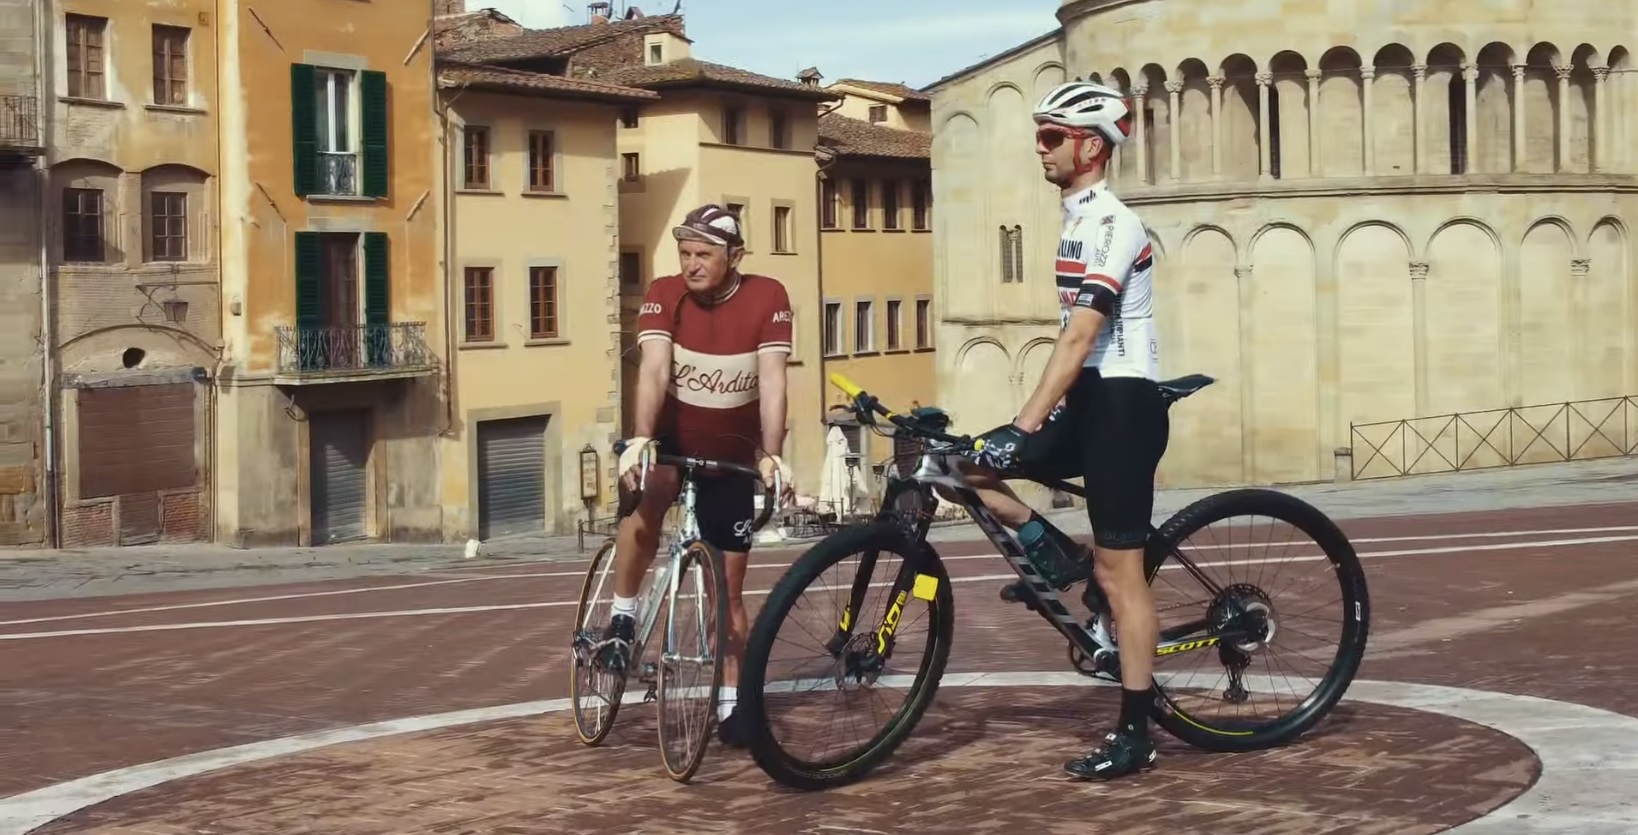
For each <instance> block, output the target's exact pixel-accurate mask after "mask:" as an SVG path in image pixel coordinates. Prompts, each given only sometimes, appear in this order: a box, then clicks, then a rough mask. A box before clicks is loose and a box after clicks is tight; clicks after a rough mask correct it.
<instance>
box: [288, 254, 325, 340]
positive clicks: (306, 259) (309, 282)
mask: <svg viewBox="0 0 1638 835" xmlns="http://www.w3.org/2000/svg"><path fill="white" fill-rule="evenodd" d="M295 279H296V332H295V333H293V334H291V338H292V339H293V340H294V344H293V345H291V348H290V349H291V351H292V352H293V353H294V356H295V360H296V368H297V370H300V371H310V370H313V369H316V368H318V367H320V364H321V363H322V361H323V359H324V356H323V354H324V352H323V350H322V348H323V346H324V344H325V343H324V339H323V337H322V336H320V335H319V334H318V333H316V332H315V331H317V330H318V329H319V328H321V327H323V326H324V260H323V256H322V255H321V254H320V250H319V233H317V232H297V233H296V276H295Z"/></svg>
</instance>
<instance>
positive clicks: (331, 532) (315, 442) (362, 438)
mask: <svg viewBox="0 0 1638 835" xmlns="http://www.w3.org/2000/svg"><path fill="white" fill-rule="evenodd" d="M308 448H309V451H310V454H311V467H310V469H309V470H308V472H309V473H310V480H311V483H312V512H313V543H314V544H316V545H323V544H326V543H330V542H342V541H345V540H349V539H362V538H363V537H364V518H365V513H364V505H365V493H366V492H367V491H366V478H365V472H366V470H365V462H366V461H368V459H369V449H370V446H369V413H367V412H327V413H319V414H315V415H313V416H312V417H311V418H309V422H308Z"/></svg>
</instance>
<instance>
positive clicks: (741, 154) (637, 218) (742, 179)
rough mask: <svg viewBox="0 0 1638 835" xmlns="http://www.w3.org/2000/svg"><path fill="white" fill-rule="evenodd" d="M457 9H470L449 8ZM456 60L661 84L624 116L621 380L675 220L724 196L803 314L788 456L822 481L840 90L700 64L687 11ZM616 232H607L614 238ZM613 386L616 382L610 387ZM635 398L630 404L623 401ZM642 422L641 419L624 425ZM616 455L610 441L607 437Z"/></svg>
mask: <svg viewBox="0 0 1638 835" xmlns="http://www.w3.org/2000/svg"><path fill="white" fill-rule="evenodd" d="M449 11H451V12H456V11H459V9H450V10H449ZM448 56H449V58H450V59H451V60H455V61H462V62H467V63H471V64H482V65H487V66H491V67H499V68H504V69H511V70H526V71H533V72H544V73H548V74H551V75H556V76H562V77H564V78H568V79H576V80H585V81H596V82H602V83H605V84H615V85H620V86H624V87H631V88H638V89H643V90H649V91H653V92H654V93H656V94H657V95H658V98H657V99H656V100H654V101H648V102H643V103H640V104H639V103H633V104H632V105H630V106H627V107H625V108H623V109H622V110H621V111H620V112H619V113H618V114H617V122H616V124H617V128H616V140H615V141H616V154H617V156H616V157H614V160H615V162H616V165H617V169H616V170H617V173H618V183H617V185H616V193H617V195H618V201H617V205H618V215H619V217H618V247H619V254H618V256H617V275H618V281H619V287H620V292H619V295H618V298H619V305H620V310H619V315H618V317H617V319H616V321H615V323H614V325H615V327H614V329H613V330H614V331H615V332H617V333H619V334H620V336H621V339H622V343H621V355H622V357H623V358H624V370H623V372H622V383H621V386H620V388H621V389H629V388H630V386H629V381H630V379H631V375H632V374H633V373H634V372H635V370H636V360H637V351H636V348H635V334H636V329H635V322H636V317H637V309H638V307H639V306H640V304H641V301H642V297H643V293H644V291H645V289H646V288H647V286H648V284H649V283H650V282H652V281H653V280H654V279H655V278H657V277H660V276H664V275H669V274H672V273H675V272H676V271H677V255H676V244H675V242H674V241H673V239H672V238H671V234H670V230H671V227H672V226H673V225H674V224H675V223H676V222H677V220H679V219H680V218H681V217H682V216H683V215H684V214H685V213H687V212H688V211H689V210H690V209H692V208H694V207H696V206H698V205H700V204H702V203H706V202H719V203H722V204H725V205H727V206H729V207H730V208H731V209H733V210H735V211H738V212H739V213H740V215H741V218H742V220H743V222H744V224H745V227H746V230H747V247H746V249H747V254H746V256H745V259H744V261H743V262H742V263H741V269H742V270H744V271H746V272H750V273H760V274H764V275H768V276H772V277H773V278H776V279H778V280H779V281H780V282H781V283H783V284H784V286H785V288H786V291H787V292H788V294H789V295H790V298H791V303H792V306H793V311H794V313H795V316H796V326H795V342H796V346H795V352H794V353H793V355H792V357H791V366H790V378H789V384H790V394H789V410H790V412H789V414H790V428H789V431H788V433H787V439H786V448H785V450H783V452H784V454H785V456H786V457H787V459H788V460H790V461H791V463H792V466H793V468H794V470H795V473H796V478H797V482H798V483H797V485H796V487H797V489H798V491H799V492H803V493H807V494H809V495H812V494H814V493H816V492H817V491H818V489H819V479H820V472H819V464H820V461H821V460H822V457H823V455H824V430H825V426H824V419H823V413H824V407H823V404H824V398H825V397H826V393H825V391H824V389H823V385H822V378H821V371H822V362H821V356H820V353H819V337H820V334H819V328H818V326H817V322H818V316H819V311H820V298H819V285H820V276H819V261H820V249H819V227H818V214H817V208H818V207H817V202H818V201H817V194H818V177H817V171H818V166H817V164H816V162H815V160H814V145H815V142H816V140H817V130H818V110H817V106H818V105H819V104H820V103H822V102H828V101H834V100H836V99H838V98H839V97H838V96H837V95H835V94H833V93H831V92H828V91H826V90H823V89H815V88H813V87H809V86H806V85H803V84H801V83H799V82H797V81H795V80H787V79H778V78H771V77H768V76H763V75H758V74H756V73H750V72H746V71H744V70H740V69H736V68H733V67H727V66H723V65H720V64H714V63H710V62H707V61H702V60H699V59H697V58H695V57H693V55H692V50H691V42H690V41H689V39H688V38H687V36H686V35H685V33H684V30H683V21H682V18H681V16H678V15H655V16H648V17H644V16H641V15H640V14H633V15H632V16H631V17H629V18H628V19H625V20H619V21H608V20H597V21H594V22H593V23H589V24H586V25H583V26H568V27H560V28H556V29H546V30H533V31H526V32H523V33H520V34H510V35H508V34H500V35H498V36H488V37H485V36H474V37H469V38H467V39H466V40H465V42H464V43H462V44H460V45H458V46H456V47H454V48H452V49H451V50H450V52H449V53H448ZM604 240H607V239H606V238H604ZM608 391H610V389H607V388H604V389H602V390H600V394H601V393H606V392H608ZM624 404H625V405H626V406H629V405H630V399H629V398H626V399H625V401H624ZM619 428H620V430H622V434H623V433H624V430H628V429H629V415H623V416H622V423H621V426H620V427H619ZM598 451H599V454H600V455H601V456H602V460H603V461H604V462H605V463H607V462H608V461H609V457H610V452H609V449H608V446H607V444H602V445H599V446H598Z"/></svg>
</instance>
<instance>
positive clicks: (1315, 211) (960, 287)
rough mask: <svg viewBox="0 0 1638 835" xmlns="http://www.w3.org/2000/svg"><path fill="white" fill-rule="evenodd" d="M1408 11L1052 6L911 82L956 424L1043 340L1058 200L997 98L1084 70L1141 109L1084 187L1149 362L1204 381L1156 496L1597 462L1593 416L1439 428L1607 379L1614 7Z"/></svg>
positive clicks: (1624, 176) (1619, 93)
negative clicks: (1153, 310)
mask: <svg viewBox="0 0 1638 835" xmlns="http://www.w3.org/2000/svg"><path fill="white" fill-rule="evenodd" d="M1418 8H1419V9H1420V10H1407V9H1406V8H1401V7H1392V8H1390V7H1385V6H1379V5H1372V4H1354V5H1351V6H1346V7H1342V6H1337V5H1336V4H1326V3H1320V2H1306V3H1285V4H1268V3H1250V4H1243V5H1240V6H1236V7H1234V9H1232V10H1230V11H1220V13H1218V14H1215V15H1213V16H1212V17H1211V18H1210V20H1209V21H1206V20H1204V19H1203V18H1202V17H1201V15H1200V9H1199V6H1198V4H1195V3H1191V2H1180V1H1179V0H1156V2H1152V3H1148V4H1146V5H1145V6H1144V13H1143V14H1142V15H1139V16H1134V15H1133V14H1132V13H1131V7H1130V6H1129V5H1127V4H1123V3H1118V2H1111V0H1066V1H1065V2H1064V3H1063V4H1062V7H1061V8H1060V10H1059V12H1058V22H1059V23H1060V24H1061V25H1060V26H1059V27H1058V28H1055V29H1054V28H1053V21H1051V20H1043V21H1042V29H1043V30H1048V29H1052V31H1050V32H1047V34H1045V35H1043V36H1042V37H1040V38H1038V39H1036V40H1033V41H1031V42H1028V43H1025V44H1022V45H1020V46H1018V47H1017V48H1015V49H1013V50H1010V51H1008V52H1006V53H1003V54H1001V55H998V56H996V57H994V58H992V59H990V60H988V61H986V62H984V63H983V64H980V65H977V66H974V67H969V68H967V69H965V70H962V71H960V72H958V73H955V74H953V75H951V76H949V77H947V78H945V79H942V80H940V81H939V82H937V83H935V84H933V85H930V86H929V87H928V88H927V89H928V90H929V91H930V92H931V93H932V94H933V114H932V121H933V125H934V130H935V139H934V142H933V166H934V169H935V172H936V176H935V177H934V192H935V196H936V199H937V201H938V204H939V206H940V207H941V208H940V212H939V214H938V217H937V220H936V222H935V228H936V231H935V236H936V239H937V240H938V242H939V245H938V248H937V252H936V255H935V263H936V282H937V288H938V289H937V298H938V301H939V326H938V330H939V336H938V339H939V343H940V347H941V351H940V353H939V358H940V359H939V381H940V390H941V393H942V395H943V397H944V399H945V400H946V401H947V404H948V405H949V407H950V408H951V410H952V411H953V412H954V414H955V417H956V419H957V425H958V427H959V428H961V429H963V430H971V431H982V430H983V429H985V428H988V427H990V426H993V425H995V424H997V423H999V422H1001V421H1004V420H1006V419H1008V418H1010V417H1011V416H1012V414H1014V412H1015V411H1016V409H1017V407H1018V406H1019V404H1020V403H1021V402H1022V401H1023V399H1024V398H1025V397H1027V396H1028V394H1029V392H1030V391H1031V389H1032V387H1033V386H1034V384H1035V381H1037V380H1038V379H1039V378H1040V375H1041V371H1042V368H1043V367H1044V364H1045V362H1046V358H1047V356H1048V355H1049V353H1050V350H1051V342H1052V339H1053V338H1054V335H1055V333H1056V331H1057V322H1058V315H1057V309H1056V301H1055V299H1054V298H1053V294H1052V293H1051V292H1050V289H1051V286H1052V280H1053V279H1052V272H1051V265H1052V254H1053V248H1054V246H1055V244H1056V241H1057V237H1058V230H1059V226H1060V208H1059V205H1058V195H1057V193H1056V190H1055V189H1054V188H1052V187H1051V186H1050V185H1049V184H1048V183H1046V182H1044V181H1043V180H1042V178H1041V176H1040V166H1039V163H1038V161H1037V158H1036V156H1035V154H1034V151H1033V141H1032V133H1033V130H1034V126H1033V124H1032V123H1031V120H1030V117H1029V113H1030V107H1031V106H1032V104H1033V103H1034V101H1035V100H1036V99H1037V98H1038V97H1039V96H1040V94H1041V93H1042V92H1044V91H1045V90H1046V89H1048V88H1049V87H1051V86H1052V85H1053V84H1056V83H1059V82H1061V81H1063V80H1064V79H1065V78H1066V77H1069V76H1076V75H1081V76H1087V75H1090V76H1092V77H1095V78H1097V79H1101V80H1102V81H1104V82H1105V83H1108V84H1111V85H1113V86H1115V87H1118V88H1120V89H1123V90H1125V91H1126V92H1128V93H1129V95H1130V96H1131V101H1132V102H1133V104H1134V106H1135V107H1136V109H1137V110H1138V112H1139V113H1141V114H1142V118H1141V119H1139V120H1138V121H1137V122H1136V135H1135V136H1134V139H1133V141H1132V142H1130V143H1128V144H1127V145H1126V146H1124V147H1122V148H1121V149H1120V151H1119V154H1118V161H1117V164H1116V166H1115V169H1116V170H1115V171H1114V175H1113V178H1112V185H1113V188H1114V190H1115V192H1116V193H1117V194H1118V195H1120V196H1121V198H1122V199H1123V200H1125V201H1126V202H1127V203H1128V204H1129V205H1131V206H1132V207H1133V208H1134V209H1135V210H1136V211H1137V213H1138V215H1139V217H1141V218H1143V220H1144V221H1145V223H1146V224H1147V225H1148V227H1149V230H1150V235H1151V238H1152V240H1153V242H1154V249H1155V253H1156V256H1157V260H1158V265H1157V271H1156V278H1155V289H1156V304H1157V308H1158V325H1159V331H1160V340H1161V348H1160V362H1161V368H1162V372H1163V373H1165V374H1168V375H1181V374H1186V373H1195V372H1199V373H1205V374H1210V375H1212V376H1214V377H1216V378H1217V379H1218V383H1217V384H1216V385H1214V386H1212V387H1211V388H1209V389H1207V390H1205V391H1203V392H1201V393H1200V394H1198V395H1196V396H1194V397H1192V398H1190V399H1189V400H1187V401H1185V402H1183V403H1181V404H1179V405H1178V406H1177V407H1176V408H1174V409H1173V410H1172V431H1171V443H1170V447H1169V449H1168V452H1167V454H1166V457H1165V460H1164V461H1163V462H1162V467H1161V477H1162V480H1163V481H1164V482H1166V483H1168V484H1171V485H1217V484H1233V483H1244V482H1260V483H1271V482H1272V483H1285V482H1300V481H1311V480H1316V479H1330V478H1332V477H1333V474H1334V471H1335V469H1336V468H1337V466H1338V463H1339V461H1338V460H1336V459H1334V458H1333V456H1338V457H1339V458H1340V457H1351V458H1352V463H1351V464H1350V465H1348V466H1351V467H1368V468H1374V469H1368V470H1366V471H1362V472H1361V475H1362V476H1363V475H1373V474H1383V473H1387V472H1392V467H1393V466H1396V465H1408V464H1410V463H1411V462H1413V461H1419V463H1417V464H1416V466H1417V468H1418V469H1430V468H1432V469H1449V468H1450V465H1449V464H1448V463H1441V462H1461V463H1462V464H1463V465H1464V466H1468V467H1471V466H1476V465H1493V464H1496V463H1506V462H1507V460H1508V459H1510V458H1515V457H1521V451H1524V450H1526V447H1527V445H1530V444H1532V443H1535V442H1536V441H1535V435H1536V434H1537V432H1538V430H1539V429H1540V428H1541V427H1546V428H1547V434H1548V436H1549V437H1550V438H1551V439H1552V442H1553V443H1554V444H1556V446H1557V447H1565V449H1564V450H1563V452H1562V453H1561V452H1554V451H1551V450H1549V449H1548V447H1547V446H1546V444H1545V443H1541V444H1540V445H1539V446H1538V447H1537V449H1538V450H1539V451H1540V452H1541V454H1542V455H1543V456H1545V457H1547V458H1552V457H1555V456H1559V457H1562V456H1563V455H1565V454H1569V453H1571V452H1572V450H1573V454H1574V455H1576V457H1586V456H1588V455H1608V454H1613V453H1614V452H1617V451H1618V450H1619V447H1620V445H1621V443H1622V442H1621V441H1620V439H1622V438H1630V437H1632V436H1631V434H1630V433H1631V431H1632V430H1631V428H1630V426H1621V425H1619V424H1620V423H1621V422H1622V421H1624V420H1626V418H1625V417H1614V418H1610V417H1609V415H1610V414H1611V413H1612V405H1614V404H1618V403H1619V401H1608V402H1606V403H1605V404H1602V405H1597V404H1586V405H1583V406H1580V407H1578V408H1579V410H1580V411H1581V412H1582V413H1583V414H1584V417H1581V418H1577V417H1575V416H1574V414H1575V413H1574V412H1573V411H1571V410H1566V409H1562V408H1560V407H1559V406H1548V407H1546V408H1544V409H1542V410H1540V411H1539V413H1538V414H1537V415H1535V416H1532V415H1529V414H1526V415H1522V416H1520V418H1518V419H1515V418H1507V417H1506V414H1505V413H1504V412H1499V411H1493V412H1489V413H1488V414H1485V415H1482V416H1475V417H1473V418H1471V419H1468V420H1466V421H1465V422H1459V421H1454V420H1452V419H1450V418H1449V417H1448V416H1449V415H1452V414H1455V413H1468V412H1477V411H1481V410H1499V409H1505V408H1507V407H1526V406H1532V405H1535V404H1564V403H1567V402H1577V401H1590V400H1593V399H1595V398H1612V397H1614V398H1618V397H1620V396H1622V395H1629V394H1632V393H1634V392H1638V273H1635V272H1634V266H1635V265H1634V259H1633V256H1632V252H1631V231H1630V224H1631V223H1632V220H1631V218H1632V217H1633V215H1634V211H1635V206H1634V205H1633V198H1632V191H1633V188H1634V186H1635V184H1638V155H1634V153H1633V151H1632V149H1631V142H1630V136H1631V133H1632V131H1633V129H1634V121H1633V114H1634V113H1635V112H1638V111H1635V110H1634V109H1633V105H1634V102H1635V101H1638V99H1635V96H1638V86H1635V82H1634V81H1633V78H1634V76H1633V75H1632V72H1631V69H1632V66H1631V57H1630V53H1629V50H1628V48H1627V47H1626V46H1624V45H1623V43H1622V41H1621V40H1620V38H1619V37H1617V34H1616V33H1623V32H1625V33H1630V32H1632V30H1633V25H1634V20H1633V18H1632V15H1631V14H1630V10H1629V9H1628V8H1627V7H1624V6H1623V7H1607V8H1600V9H1598V10H1589V9H1588V7H1585V6H1584V5H1572V4H1570V3H1568V2H1552V3H1541V4H1536V6H1534V7H1533V8H1531V9H1528V10H1523V11H1518V12H1517V13H1516V14H1515V15H1514V16H1513V17H1511V18H1509V19H1507V20H1505V21H1502V20H1498V19H1497V18H1496V17H1495V15H1494V14H1481V13H1480V12H1479V10H1480V4H1471V3H1465V4H1464V3H1459V4H1457V5H1456V6H1452V7H1450V8H1445V7H1442V6H1441V7H1437V8H1435V7H1433V6H1428V7H1425V8H1421V7H1418ZM1465 12H1473V13H1472V14H1467V15H1466V16H1464V13H1465ZM1463 20H1467V21H1471V20H1484V21H1486V22H1485V23H1483V24H1463V25H1462V26H1456V27H1455V28H1452V27H1453V26H1454V24H1453V23H1452V22H1453V21H1463ZM1616 411H1617V413H1619V414H1622V415H1624V412H1619V410H1616ZM1555 415H1557V417H1555ZM1405 419H1422V420H1421V422H1420V423H1419V424H1418V425H1417V427H1416V429H1417V430H1418V431H1417V432H1410V431H1402V430H1403V427H1401V429H1400V430H1396V429H1394V427H1395V426H1397V424H1393V423H1391V422H1394V421H1401V420H1405ZM1532 420H1533V421H1534V422H1535V423H1536V424H1537V426H1536V427H1534V428H1532V427H1528V426H1526V425H1525V424H1526V423H1528V422H1530V421H1532ZM1611 421H1613V422H1611ZM1372 422H1390V423H1389V424H1388V425H1387V426H1384V427H1374V428H1370V429H1360V428H1358V427H1359V426H1360V425H1361V424H1366V423H1372ZM1504 422H1505V425H1503V424H1504ZM1597 423H1602V424H1603V431H1604V433H1605V434H1603V435H1600V434H1599V433H1596V432H1592V431H1590V430H1589V428H1588V427H1589V425H1592V424H1597ZM1394 431H1399V433H1400V434H1399V435H1398V436H1395V437H1392V438H1390V437H1388V436H1389V435H1390V434H1391V433H1392V432H1394ZM1372 433H1376V434H1374V435H1373V434H1372ZM1419 433H1420V437H1419ZM1486 433H1489V434H1488V435H1487V434H1486ZM1566 438H1568V439H1569V440H1568V443H1566V440H1565V439H1566ZM1430 442H1431V443H1432V444H1433V445H1434V446H1435V447H1436V448H1437V452H1436V453H1429V454H1423V453H1427V452H1428V444H1429V443H1430ZM1486 442H1488V445H1487V443H1486ZM1626 443H1630V441H1628V442H1626ZM1377 446H1380V447H1381V448H1382V449H1383V450H1384V451H1385V452H1386V453H1387V456H1386V457H1384V456H1377V457H1376V458H1374V459H1373V460H1371V461H1369V462H1367V460H1366V459H1367V458H1368V457H1369V456H1370V455H1371V454H1372V452H1373V451H1374V449H1375V448H1376V447H1377ZM1339 450H1340V451H1339ZM1418 456H1420V458H1418ZM1524 460H1540V458H1539V457H1538V458H1535V459H1531V458H1528V457H1525V458H1524ZM1349 474H1350V475H1351V474H1352V473H1351V472H1350V473H1349Z"/></svg>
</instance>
